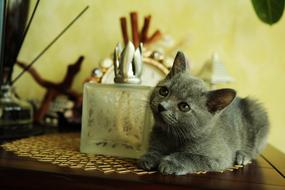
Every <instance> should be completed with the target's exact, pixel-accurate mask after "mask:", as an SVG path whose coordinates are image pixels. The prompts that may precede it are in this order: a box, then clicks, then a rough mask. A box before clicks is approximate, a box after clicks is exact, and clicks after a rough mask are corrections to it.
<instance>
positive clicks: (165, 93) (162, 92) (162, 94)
mask: <svg viewBox="0 0 285 190" xmlns="http://www.w3.org/2000/svg"><path fill="white" fill-rule="evenodd" d="M168 93H169V90H168V89H167V88H166V87H165V86H163V87H161V88H160V89H159V94H160V95H161V96H164V97H165V96H167V95H168Z"/></svg>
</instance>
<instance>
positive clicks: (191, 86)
mask: <svg viewBox="0 0 285 190" xmlns="http://www.w3.org/2000/svg"><path fill="white" fill-rule="evenodd" d="M164 85H165V86H167V87H168V88H169V89H170V90H171V92H172V94H173V93H174V94H173V95H174V96H177V97H180V98H187V97H196V96H200V95H201V94H203V93H204V92H206V91H207V88H206V86H205V84H204V82H203V81H202V80H200V79H198V78H196V77H193V76H191V75H190V74H188V73H183V74H180V75H176V76H174V77H172V78H171V79H169V80H165V81H164Z"/></svg>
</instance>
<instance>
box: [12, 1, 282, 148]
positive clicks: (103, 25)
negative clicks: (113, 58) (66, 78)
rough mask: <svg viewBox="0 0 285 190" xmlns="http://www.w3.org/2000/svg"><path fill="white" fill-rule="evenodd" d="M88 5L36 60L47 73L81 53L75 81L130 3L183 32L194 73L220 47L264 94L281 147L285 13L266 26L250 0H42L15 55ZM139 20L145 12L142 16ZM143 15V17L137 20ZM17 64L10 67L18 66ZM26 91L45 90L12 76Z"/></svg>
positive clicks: (242, 87)
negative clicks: (83, 13)
mask: <svg viewBox="0 0 285 190" xmlns="http://www.w3.org/2000/svg"><path fill="white" fill-rule="evenodd" d="M87 4H89V5H90V9H89V11H88V12H87V13H86V14H85V15H84V16H83V17H82V18H81V19H80V20H79V22H77V23H76V24H75V25H74V26H73V27H72V28H71V29H70V30H69V31H68V32H67V33H66V34H65V35H64V36H63V37H62V38H61V39H60V40H59V41H58V42H57V43H56V44H55V46H54V47H52V48H51V49H50V50H49V51H48V52H47V53H46V54H45V55H44V56H43V57H42V58H41V59H40V60H39V61H38V62H37V63H36V65H35V68H36V69H37V70H38V71H39V72H40V73H41V74H42V75H44V76H45V78H47V79H50V80H53V81H59V80H61V79H62V77H63V75H64V72H65V67H66V65H67V64H69V63H71V62H73V61H75V60H76V59H77V57H78V56H79V55H81V54H82V55H85V56H86V59H85V61H84V63H83V66H82V69H81V73H80V74H79V75H78V76H77V77H76V81H75V83H74V85H73V88H74V89H76V90H78V91H81V88H82V81H83V80H84V78H85V77H86V76H87V75H89V73H90V70H91V69H92V68H93V67H95V66H96V65H98V62H99V61H100V60H101V59H103V58H104V57H106V56H108V55H109V54H110V53H111V51H112V50H113V48H114V47H115V44H116V43H117V42H118V41H121V33H120V27H119V21H118V18H119V17H120V16H123V15H125V16H128V13H129V12H130V11H133V10H137V11H139V15H140V16H141V17H142V16H143V15H147V14H151V15H152V16H153V20H152V23H151V25H152V28H151V29H153V30H154V29H157V28H160V29H161V30H162V32H163V33H165V34H169V35H171V36H173V37H174V38H175V39H177V40H179V39H182V38H185V37H186V36H188V37H189V39H190V46H189V48H188V49H186V50H185V51H186V52H187V53H188V54H189V56H190V57H191V60H192V63H193V73H197V72H198V71H199V69H200V68H201V66H202V64H203V63H204V62H205V60H206V59H208V58H209V57H210V55H211V53H212V52H213V51H217V52H218V53H219V54H220V56H221V58H222V60H223V62H224V63H225V65H226V67H227V68H228V70H229V72H230V74H231V75H232V76H233V77H234V78H235V79H236V82H235V83H234V84H232V85H231V86H232V87H233V88H235V89H237V90H238V92H239V95H241V96H247V95H250V96H253V97H256V98H258V99H260V100H261V101H262V102H264V104H265V106H266V108H267V109H268V112H269V115H270V120H271V124H272V127H271V133H270V138H269V141H270V143H271V144H273V145H275V146H276V147H277V148H279V149H280V150H282V151H283V152H285V140H284V134H285V126H284V125H285V116H284V112H285V108H284V107H285V98H284V97H285V85H284V82H285V73H284V72H285V53H284V50H285V43H284V35H285V20H284V18H283V19H281V21H280V22H279V23H277V24H276V25H273V26H268V25H265V24H263V23H262V22H261V21H259V20H258V19H257V17H256V15H255V13H254V11H253V8H252V6H251V4H250V1H248V0H238V1H228V0H204V1H201V0H179V1H176V0H156V1H151V0H144V1H138V0H137V1H134V0H96V1H95V0H89V1H88V0H81V1H78V0H68V1H58V0H46V1H41V2H40V5H39V9H38V12H37V15H36V16H35V19H34V22H33V24H32V26H31V28H30V32H29V34H28V36H27V38H26V41H25V43H24V45H23V49H22V51H21V53H20V56H19V60H21V61H24V62H30V61H31V60H32V59H33V58H34V57H35V56H36V55H37V54H38V53H39V52H40V51H41V50H42V49H43V48H44V47H45V46H46V45H47V43H48V42H49V41H51V39H52V38H53V37H54V36H55V35H56V34H57V33H59V31H60V30H61V29H62V28H63V27H64V26H65V25H66V23H68V22H69V21H70V20H71V19H72V18H73V17H74V16H75V15H76V14H78V12H79V11H80V10H82V9H83V8H84V7H85V5H87ZM141 20H142V18H141ZM141 20H140V21H141ZM19 71H20V69H18V68H17V69H16V70H15V73H14V74H17V73H19ZM16 87H17V91H18V93H19V94H21V95H22V96H23V97H24V98H38V97H40V96H42V95H43V93H44V90H43V89H42V88H41V87H39V86H38V85H37V84H36V83H35V82H34V81H33V80H32V79H31V77H30V76H29V74H25V75H24V77H22V79H20V80H19V81H18V82H17V83H16Z"/></svg>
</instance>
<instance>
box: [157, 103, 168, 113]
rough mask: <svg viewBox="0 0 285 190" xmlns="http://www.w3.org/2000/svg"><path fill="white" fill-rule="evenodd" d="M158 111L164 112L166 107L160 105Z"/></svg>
mask: <svg viewBox="0 0 285 190" xmlns="http://www.w3.org/2000/svg"><path fill="white" fill-rule="evenodd" d="M157 109H158V112H164V111H166V109H165V107H164V106H163V105H161V104H158V107H157Z"/></svg>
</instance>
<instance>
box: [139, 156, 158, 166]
mask: <svg viewBox="0 0 285 190" xmlns="http://www.w3.org/2000/svg"><path fill="white" fill-rule="evenodd" d="M158 164H159V159H158V158H156V157H154V156H153V155H149V154H146V155H144V156H142V157H141V158H140V159H139V160H138V166H139V167H140V168H142V169H144V170H151V169H155V168H157V166H158Z"/></svg>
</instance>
